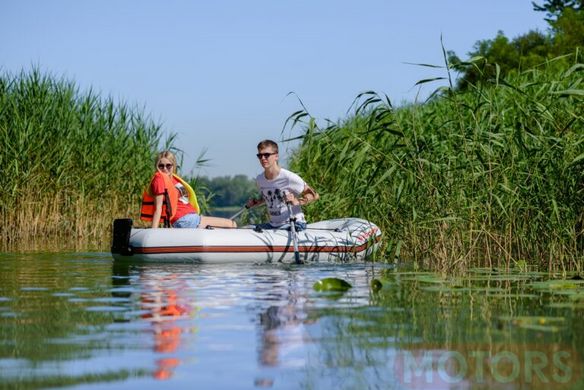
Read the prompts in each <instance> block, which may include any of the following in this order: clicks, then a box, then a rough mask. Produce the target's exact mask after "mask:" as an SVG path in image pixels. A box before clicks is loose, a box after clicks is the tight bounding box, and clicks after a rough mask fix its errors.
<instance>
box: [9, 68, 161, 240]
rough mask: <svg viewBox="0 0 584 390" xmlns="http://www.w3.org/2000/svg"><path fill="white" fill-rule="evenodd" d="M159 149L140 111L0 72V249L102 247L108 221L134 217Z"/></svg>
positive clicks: (68, 86) (58, 82)
mask: <svg viewBox="0 0 584 390" xmlns="http://www.w3.org/2000/svg"><path fill="white" fill-rule="evenodd" d="M161 141H162V131H161V127H160V125H158V124H156V123H154V122H153V121H152V120H151V119H150V118H149V117H148V116H147V115H145V114H144V113H143V111H142V110H139V109H137V108H133V107H132V108H131V107H128V106H127V105H126V104H124V103H116V102H114V101H113V99H111V98H101V97H100V96H99V95H98V94H96V93H95V92H94V91H92V90H88V91H84V92H81V91H80V90H79V88H78V87H76V86H75V84H74V83H73V82H70V81H67V80H64V79H59V78H56V77H54V76H51V75H47V74H43V73H41V71H40V70H38V69H33V70H31V71H22V72H20V73H19V74H15V75H14V74H8V73H5V74H3V75H2V76H1V77H0V144H1V145H2V153H0V172H1V174H2V178H3V191H1V192H0V218H1V221H2V222H1V225H0V243H1V247H2V250H20V249H32V248H35V247H42V248H44V249H46V246H47V243H48V242H53V243H54V246H55V247H65V248H71V247H73V248H83V249H91V248H100V249H104V248H107V247H108V245H109V241H110V237H109V232H110V225H111V222H112V220H113V218H116V217H124V216H134V217H135V216H137V213H138V209H139V197H140V194H141V193H142V190H143V188H144V186H145V183H147V181H148V179H149V177H150V175H151V174H152V171H153V162H152V159H153V157H154V155H155V153H156V152H157V151H158V149H159V145H160V144H161ZM171 141H172V136H170V138H169V140H167V144H168V143H169V142H171ZM39 241H40V242H42V245H40V244H39V245H37V244H38V242H39ZM35 243H37V244H35Z"/></svg>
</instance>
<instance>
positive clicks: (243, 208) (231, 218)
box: [229, 206, 248, 221]
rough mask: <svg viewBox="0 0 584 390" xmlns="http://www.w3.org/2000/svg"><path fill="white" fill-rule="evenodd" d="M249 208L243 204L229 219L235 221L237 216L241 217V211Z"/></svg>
mask: <svg viewBox="0 0 584 390" xmlns="http://www.w3.org/2000/svg"><path fill="white" fill-rule="evenodd" d="M247 209H248V207H247V206H243V207H242V208H241V209H240V210H239V211H238V212H237V213H235V214H233V215H232V216H231V217H229V219H230V220H232V221H233V220H234V219H235V218H237V217H239V216H240V215H241V213H243V212H244V211H245V210H247Z"/></svg>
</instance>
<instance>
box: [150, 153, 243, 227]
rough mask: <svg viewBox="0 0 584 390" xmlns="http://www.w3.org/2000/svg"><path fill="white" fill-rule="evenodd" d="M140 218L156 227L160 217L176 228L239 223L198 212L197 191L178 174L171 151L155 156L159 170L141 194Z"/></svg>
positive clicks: (234, 224) (160, 219)
mask: <svg viewBox="0 0 584 390" xmlns="http://www.w3.org/2000/svg"><path fill="white" fill-rule="evenodd" d="M140 219H142V220H143V221H152V223H151V227H152V228H153V229H156V228H158V227H159V225H160V222H161V221H162V222H163V223H164V226H165V227H170V226H172V227H175V228H197V227H201V228H206V227H207V226H213V227H221V228H234V227H237V224H236V223H235V222H234V221H232V220H230V219H225V218H217V217H206V216H202V215H200V214H199V205H198V203H197V197H196V195H195V192H194V191H193V190H192V188H191V187H190V186H189V185H188V183H187V182H185V181H184V180H183V179H181V178H180V177H178V175H176V157H175V156H174V154H173V153H172V152H170V151H164V152H161V153H160V154H158V157H157V158H156V173H155V174H154V177H153V178H152V180H151V181H150V186H149V187H148V189H147V190H146V191H144V194H143V195H142V209H141V215H140Z"/></svg>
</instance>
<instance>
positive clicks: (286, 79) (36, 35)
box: [0, 0, 547, 176]
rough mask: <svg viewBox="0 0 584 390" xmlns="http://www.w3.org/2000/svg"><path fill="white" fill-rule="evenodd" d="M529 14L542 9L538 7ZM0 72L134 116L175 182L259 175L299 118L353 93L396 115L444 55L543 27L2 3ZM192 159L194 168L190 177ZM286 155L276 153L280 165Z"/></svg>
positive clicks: (495, 18) (349, 11) (388, 10)
mask: <svg viewBox="0 0 584 390" xmlns="http://www.w3.org/2000/svg"><path fill="white" fill-rule="evenodd" d="M539 3H541V1H540V2H539ZM0 10H1V12H0V71H2V72H19V71H20V70H21V69H30V68H31V67H32V66H38V67H39V68H40V69H41V70H43V71H45V72H49V73H51V74H53V75H56V76H64V77H65V78H67V79H70V80H73V81H75V82H76V83H77V84H78V85H79V86H80V87H81V88H82V89H87V88H89V87H91V88H93V89H94V90H95V91H98V92H100V93H101V95H102V96H104V97H105V96H112V97H114V98H116V99H119V100H121V101H124V102H127V103H129V104H130V105H136V106H139V107H143V108H144V109H145V111H146V112H147V113H149V114H150V115H151V117H152V118H153V119H154V120H155V121H157V122H159V123H162V124H163V128H164V129H165V131H167V132H175V133H177V134H178V140H177V141H178V142H176V145H177V146H178V147H180V148H181V149H183V150H184V152H185V156H184V157H185V159H184V164H183V172H185V171H186V172H191V173H193V174H199V175H207V176H222V175H235V174H245V175H248V176H254V175H255V174H257V173H258V172H259V171H260V170H261V169H260V167H259V164H258V162H257V159H256V157H255V153H256V149H255V147H256V145H257V142H258V141H259V140H261V139H264V138H271V139H274V140H276V141H279V140H281V139H282V138H285V137H288V136H290V135H296V134H298V131H299V129H296V130H295V131H293V132H292V133H290V131H286V132H285V133H284V134H282V126H283V124H284V122H285V120H286V118H287V117H288V116H289V115H290V114H291V113H293V112H294V111H296V110H298V109H300V105H299V103H298V100H297V99H296V98H294V97H293V96H287V95H288V93H289V92H294V93H295V94H296V95H297V96H298V97H299V98H300V99H302V101H303V102H304V104H305V105H306V107H307V108H308V110H309V112H310V113H311V114H312V115H313V116H314V117H316V118H317V119H318V120H319V121H320V123H324V119H325V118H328V119H331V120H338V119H342V118H344V117H346V115H347V110H348V109H349V107H350V106H351V103H352V102H353V100H354V98H355V97H356V96H357V94H358V93H360V92H363V91H366V90H375V91H377V92H380V93H384V94H387V95H388V96H389V97H390V98H391V99H392V101H393V102H394V103H395V104H399V103H400V102H403V101H412V100H414V99H415V98H416V94H417V93H420V96H422V97H424V96H427V94H428V93H429V92H431V91H432V90H433V89H434V88H436V87H438V86H439V84H433V85H428V86H425V87H423V89H422V90H421V91H420V90H419V89H418V88H417V87H414V84H415V83H416V82H417V81H419V80H422V79H425V78H429V77H436V76H444V75H445V74H444V73H443V71H441V70H433V69H431V68H426V67H419V66H414V65H409V64H407V63H430V64H437V65H441V64H443V59H442V48H441V44H440V37H441V36H442V39H443V42H444V46H445V48H446V49H447V50H454V51H455V52H456V53H457V54H458V55H459V56H461V57H463V58H464V57H466V54H467V53H468V52H469V51H471V50H472V48H473V45H474V44H475V43H476V41H478V40H482V39H490V38H494V37H495V36H496V34H497V31H499V30H501V31H503V32H504V33H505V35H507V36H508V37H510V38H513V37H515V36H517V35H520V34H523V33H525V32H527V31H529V30H532V29H539V30H540V31H544V30H546V28H547V25H546V23H545V22H544V20H543V18H544V16H545V15H544V14H543V13H541V12H534V11H533V10H532V5H531V0H489V1H484V0H465V1H461V0H441V1H435V0H426V1H393V0H385V1H382V0H360V1H345V0H322V1H319V0H299V1H285V0H258V1H254V0H251V1H241V0H239V1H235V0H225V1H221V0H216V1H197V0H192V1H186V0H185V1H177V0H166V1H160V0H159V1H154V0H83V1H79V0H51V1H45V0H37V1H32V0H7V1H3V2H2V5H1V7H0ZM203 151H205V157H206V158H208V159H211V161H210V162H209V163H207V166H205V167H197V166H195V160H196V158H197V157H198V156H199V155H200V154H201V153H202V152H203ZM289 152H290V146H286V145H285V144H283V145H282V147H281V158H283V159H284V160H283V165H284V166H285V165H286V163H285V157H286V155H287V154H288V153H289Z"/></svg>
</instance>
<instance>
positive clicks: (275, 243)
mask: <svg viewBox="0 0 584 390" xmlns="http://www.w3.org/2000/svg"><path fill="white" fill-rule="evenodd" d="M118 221H126V223H122V224H120V223H118V226H116V223H117V222H118ZM128 221H129V222H128ZM120 225H123V226H120ZM297 234H298V251H299V254H300V259H301V261H303V262H331V261H335V262H336V261H343V262H346V261H354V260H363V259H365V258H367V257H368V256H370V255H371V254H373V253H374V252H375V250H376V249H377V248H378V246H379V244H380V241H381V231H380V230H379V228H378V227H377V226H376V225H375V224H373V223H371V222H369V221H366V220H363V219H359V218H342V219H333V220H327V221H321V222H317V223H312V224H308V226H307V229H306V230H303V231H301V232H298V233H297ZM112 255H113V257H114V259H115V260H116V261H136V262H193V263H233V262H284V263H293V262H294V261H295V258H294V246H293V239H292V233H291V232H290V231H289V230H285V229H274V230H272V229H264V230H262V231H256V230H254V229H253V228H252V227H242V228H238V229H140V228H132V227H131V220H116V221H115V222H114V242H113V245H112Z"/></svg>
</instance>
